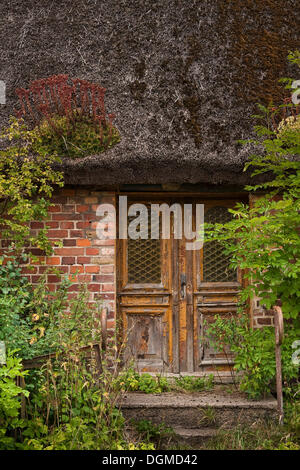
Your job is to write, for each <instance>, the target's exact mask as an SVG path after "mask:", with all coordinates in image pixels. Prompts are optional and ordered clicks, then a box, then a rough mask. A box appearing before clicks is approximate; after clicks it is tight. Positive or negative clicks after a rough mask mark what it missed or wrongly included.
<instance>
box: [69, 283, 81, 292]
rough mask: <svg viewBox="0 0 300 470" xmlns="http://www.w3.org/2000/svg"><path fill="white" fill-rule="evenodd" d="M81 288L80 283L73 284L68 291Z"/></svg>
mask: <svg viewBox="0 0 300 470" xmlns="http://www.w3.org/2000/svg"><path fill="white" fill-rule="evenodd" d="M79 290H80V285H79V284H72V285H71V286H70V287H69V288H68V292H78V291H79Z"/></svg>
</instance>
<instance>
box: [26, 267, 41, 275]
mask: <svg viewBox="0 0 300 470" xmlns="http://www.w3.org/2000/svg"><path fill="white" fill-rule="evenodd" d="M37 271H38V268H37V267H35V266H23V267H22V274H36V273H37Z"/></svg>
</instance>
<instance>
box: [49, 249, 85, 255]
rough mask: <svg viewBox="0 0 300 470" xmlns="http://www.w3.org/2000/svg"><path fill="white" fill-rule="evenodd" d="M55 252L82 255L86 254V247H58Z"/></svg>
mask: <svg viewBox="0 0 300 470" xmlns="http://www.w3.org/2000/svg"><path fill="white" fill-rule="evenodd" d="M55 253H56V254H57V255H60V256H80V255H83V254H84V248H77V247H76V248H73V247H70V248H68V247H66V248H56V250H55Z"/></svg>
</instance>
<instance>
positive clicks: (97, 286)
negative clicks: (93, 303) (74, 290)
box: [88, 284, 100, 292]
mask: <svg viewBox="0 0 300 470" xmlns="http://www.w3.org/2000/svg"><path fill="white" fill-rule="evenodd" d="M88 290H89V291H92V292H100V284H89V285H88Z"/></svg>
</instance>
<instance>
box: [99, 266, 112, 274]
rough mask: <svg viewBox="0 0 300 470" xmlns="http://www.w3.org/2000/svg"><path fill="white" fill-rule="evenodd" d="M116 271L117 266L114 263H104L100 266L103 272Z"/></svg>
mask: <svg viewBox="0 0 300 470" xmlns="http://www.w3.org/2000/svg"><path fill="white" fill-rule="evenodd" d="M114 271H115V268H114V266H113V265H110V266H109V265H104V266H100V272H101V273H103V274H104V273H113V272H114Z"/></svg>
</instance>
